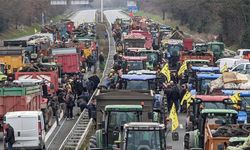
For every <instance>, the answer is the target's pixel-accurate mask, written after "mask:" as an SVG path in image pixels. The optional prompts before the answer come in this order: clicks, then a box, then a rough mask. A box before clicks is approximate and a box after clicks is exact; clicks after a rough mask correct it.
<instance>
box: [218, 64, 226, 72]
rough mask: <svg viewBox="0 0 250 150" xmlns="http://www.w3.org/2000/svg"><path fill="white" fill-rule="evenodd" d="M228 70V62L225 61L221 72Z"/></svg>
mask: <svg viewBox="0 0 250 150" xmlns="http://www.w3.org/2000/svg"><path fill="white" fill-rule="evenodd" d="M227 70H228V67H227V63H225V65H224V66H223V67H222V68H221V70H220V72H221V73H223V72H226V71H227Z"/></svg>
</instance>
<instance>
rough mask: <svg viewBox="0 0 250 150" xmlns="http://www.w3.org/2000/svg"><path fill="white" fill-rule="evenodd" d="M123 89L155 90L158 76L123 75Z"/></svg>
mask: <svg viewBox="0 0 250 150" xmlns="http://www.w3.org/2000/svg"><path fill="white" fill-rule="evenodd" d="M121 79H122V88H123V89H126V90H155V89H156V75H146V74H141V75H138V74H123V75H122V77H121Z"/></svg>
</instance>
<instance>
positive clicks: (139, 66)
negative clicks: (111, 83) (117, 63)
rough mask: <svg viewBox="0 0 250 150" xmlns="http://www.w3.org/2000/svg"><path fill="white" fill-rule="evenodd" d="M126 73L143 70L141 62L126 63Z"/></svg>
mask: <svg viewBox="0 0 250 150" xmlns="http://www.w3.org/2000/svg"><path fill="white" fill-rule="evenodd" d="M127 63H128V64H127V66H128V71H131V70H143V69H144V66H143V62H142V61H127Z"/></svg>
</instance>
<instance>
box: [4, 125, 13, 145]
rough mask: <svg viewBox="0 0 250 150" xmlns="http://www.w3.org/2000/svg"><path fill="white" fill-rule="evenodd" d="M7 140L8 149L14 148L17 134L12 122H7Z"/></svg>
mask: <svg viewBox="0 0 250 150" xmlns="http://www.w3.org/2000/svg"><path fill="white" fill-rule="evenodd" d="M5 142H6V143H7V144H8V150H13V144H14V143H15V134H14V129H13V127H12V126H11V125H10V124H6V137H5Z"/></svg>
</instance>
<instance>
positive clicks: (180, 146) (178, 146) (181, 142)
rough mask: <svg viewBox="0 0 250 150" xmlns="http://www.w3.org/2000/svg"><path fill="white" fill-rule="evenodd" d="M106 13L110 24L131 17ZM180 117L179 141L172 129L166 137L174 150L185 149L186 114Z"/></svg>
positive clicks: (117, 11)
mask: <svg viewBox="0 0 250 150" xmlns="http://www.w3.org/2000/svg"><path fill="white" fill-rule="evenodd" d="M104 15H105V16H106V18H107V20H108V22H109V23H110V24H111V23H114V21H115V20H116V18H125V19H128V18H129V16H127V15H126V14H125V13H123V12H122V11H121V10H107V11H104ZM111 43H112V42H111ZM167 115H168V114H167ZM178 119H179V124H180V126H179V127H178V128H177V130H176V132H178V134H179V140H178V141H173V140H172V132H171V131H170V132H169V133H168V134H167V138H166V140H167V146H170V147H172V149H173V150H181V149H183V145H184V135H185V120H186V114H179V116H178ZM167 128H169V129H171V124H170V125H168V126H167Z"/></svg>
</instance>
